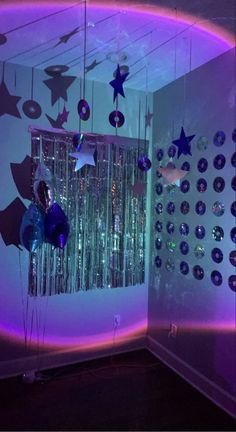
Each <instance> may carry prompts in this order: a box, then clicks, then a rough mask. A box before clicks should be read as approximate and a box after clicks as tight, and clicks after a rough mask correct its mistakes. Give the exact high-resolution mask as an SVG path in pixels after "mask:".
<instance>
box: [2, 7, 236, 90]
mask: <svg viewBox="0 0 236 432" xmlns="http://www.w3.org/2000/svg"><path fill="white" fill-rule="evenodd" d="M160 3H161V1H160ZM162 3H163V2H162ZM195 3H196V1H195ZM201 3H203V4H204V1H203V2H201ZM208 3H209V1H208ZM213 3H214V2H213ZM222 3H224V1H223V2H222ZM71 5H73V6H74V7H72V8H69V7H70V4H68V3H63V4H62V3H58V4H50V3H48V4H47V5H41V6H40V5H37V6H36V4H35V3H34V4H27V6H22V5H21V6H20V5H18V6H17V5H15V6H11V7H9V6H8V5H7V4H6V3H0V33H1V34H5V36H6V38H7V41H6V43H4V44H1V45H0V60H2V61H3V62H5V67H6V64H7V63H8V62H11V63H15V64H21V65H25V66H28V67H34V68H39V69H45V68H46V67H48V66H52V65H58V64H63V65H68V66H69V67H70V69H69V71H68V72H67V73H68V74H70V75H76V76H83V65H84V36H85V32H84V5H83V4H81V5H79V4H76V5H75V3H73V4H72V3H71ZM134 7H135V5H134V6H133V10H134ZM199 7H200V4H199ZM68 8H69V9H68ZM172 13H173V9H172ZM232 13H233V12H232ZM176 14H177V16H179V17H180V16H181V11H178V10H176ZM227 14H228V16H227V17H225V18H224V19H223V15H222V17H221V18H220V17H218V18H217V19H218V24H219V21H220V19H221V21H222V23H223V24H224V26H225V27H226V28H227V22H228V23H229V26H228V27H229V28H230V30H231V31H232V22H234V23H235V20H234V19H233V17H231V16H230V11H229V10H228V11H227ZM203 15H204V14H203ZM211 19H212V20H213V21H212V22H214V17H212V16H211ZM33 21H34V23H33ZM86 22H87V30H86V39H87V44H86V45H87V46H86V66H89V65H91V64H92V63H93V62H94V61H95V60H96V62H101V63H100V64H99V65H97V66H96V67H95V68H94V69H91V70H90V71H89V72H88V73H87V74H86V79H88V80H96V81H101V82H105V83H109V81H111V80H112V79H113V72H114V70H115V68H116V63H117V62H119V63H120V65H128V66H129V71H130V75H129V77H128V79H127V82H126V84H125V86H126V87H130V88H134V89H137V90H144V91H156V90H158V89H159V88H161V87H163V86H164V85H166V84H168V83H170V82H171V81H173V80H174V79H176V78H178V77H180V76H182V75H184V74H185V73H188V72H189V71H190V70H193V69H195V68H197V67H199V66H201V65H202V64H204V63H206V62H207V61H209V60H211V59H212V58H214V57H216V56H218V55H220V54H222V53H223V52H225V51H227V50H228V49H229V48H230V45H229V44H228V43H226V42H223V41H222V39H221V38H220V37H217V36H214V35H213V34H211V33H208V32H206V31H203V30H201V29H200V28H199V26H198V24H199V22H200V25H204V23H208V24H209V20H207V18H206V11H205V18H203V16H202V17H200V16H199V15H198V16H196V17H195V18H194V17H193V21H192V24H191V20H190V22H184V21H178V22H176V21H175V20H173V19H168V18H166V17H161V16H158V15H153V14H151V13H145V14H142V13H140V12H139V13H137V12H134V11H131V10H130V9H128V8H126V7H125V6H122V7H120V8H118V7H117V6H116V8H112V7H110V8H108V7H97V6H95V5H94V6H88V7H87V20H86ZM78 27H79V31H78V32H77V33H75V34H74V35H72V36H71V37H70V38H69V39H68V40H67V42H61V43H59V42H60V41H61V40H60V38H61V37H63V36H65V35H67V34H68V33H70V32H72V31H73V30H75V29H76V28H78ZM0 73H1V72H0ZM0 77H1V75H0Z"/></svg>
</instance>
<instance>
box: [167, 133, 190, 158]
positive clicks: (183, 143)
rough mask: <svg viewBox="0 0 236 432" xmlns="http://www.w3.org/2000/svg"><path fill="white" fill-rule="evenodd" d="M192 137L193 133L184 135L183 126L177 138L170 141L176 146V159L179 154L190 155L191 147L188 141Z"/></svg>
mask: <svg viewBox="0 0 236 432" xmlns="http://www.w3.org/2000/svg"><path fill="white" fill-rule="evenodd" d="M194 137H195V135H190V136H186V135H185V132H184V128H183V127H182V128H181V133H180V137H179V139H177V140H174V141H172V143H173V144H174V145H176V146H177V147H178V155H177V157H178V159H179V157H180V155H181V154H184V155H187V154H189V155H190V156H192V153H191V147H190V144H189V143H190V141H192V139H193V138H194Z"/></svg>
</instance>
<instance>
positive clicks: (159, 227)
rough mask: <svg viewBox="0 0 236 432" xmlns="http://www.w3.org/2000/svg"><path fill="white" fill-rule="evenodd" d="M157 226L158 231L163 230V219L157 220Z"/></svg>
mask: <svg viewBox="0 0 236 432" xmlns="http://www.w3.org/2000/svg"><path fill="white" fill-rule="evenodd" d="M155 228H156V231H158V232H161V231H162V228H163V224H162V222H161V221H156V224H155Z"/></svg>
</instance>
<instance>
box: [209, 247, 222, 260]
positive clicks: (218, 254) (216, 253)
mask: <svg viewBox="0 0 236 432" xmlns="http://www.w3.org/2000/svg"><path fill="white" fill-rule="evenodd" d="M211 258H212V260H213V261H214V262H215V263H217V264H219V263H221V262H222V261H223V259H224V255H223V252H222V250H221V249H219V248H214V249H212V251H211Z"/></svg>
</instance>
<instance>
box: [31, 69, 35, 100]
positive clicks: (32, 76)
mask: <svg viewBox="0 0 236 432" xmlns="http://www.w3.org/2000/svg"><path fill="white" fill-rule="evenodd" d="M31 99H32V100H34V68H32V75H31Z"/></svg>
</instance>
